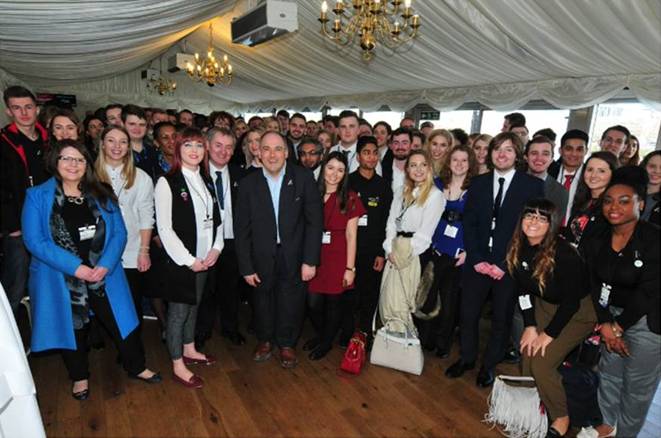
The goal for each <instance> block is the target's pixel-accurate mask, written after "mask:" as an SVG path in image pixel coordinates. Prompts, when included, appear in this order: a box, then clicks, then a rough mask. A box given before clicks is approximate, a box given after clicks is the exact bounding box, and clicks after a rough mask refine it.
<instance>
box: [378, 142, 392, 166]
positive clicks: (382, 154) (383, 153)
mask: <svg viewBox="0 0 661 438" xmlns="http://www.w3.org/2000/svg"><path fill="white" fill-rule="evenodd" d="M388 149H390V148H389V147H388V146H384V147H382V148H379V163H380V162H381V161H383V158H384V157H385V156H386V154H387V153H388Z"/></svg>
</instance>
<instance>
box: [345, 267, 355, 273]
mask: <svg viewBox="0 0 661 438" xmlns="http://www.w3.org/2000/svg"><path fill="white" fill-rule="evenodd" d="M347 271H351V272H356V267H355V266H354V267H353V268H350V267H348V266H347Z"/></svg>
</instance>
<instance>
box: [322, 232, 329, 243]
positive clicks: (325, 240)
mask: <svg viewBox="0 0 661 438" xmlns="http://www.w3.org/2000/svg"><path fill="white" fill-rule="evenodd" d="M330 242H331V233H330V231H324V234H322V235H321V243H323V244H324V245H328V244H330Z"/></svg>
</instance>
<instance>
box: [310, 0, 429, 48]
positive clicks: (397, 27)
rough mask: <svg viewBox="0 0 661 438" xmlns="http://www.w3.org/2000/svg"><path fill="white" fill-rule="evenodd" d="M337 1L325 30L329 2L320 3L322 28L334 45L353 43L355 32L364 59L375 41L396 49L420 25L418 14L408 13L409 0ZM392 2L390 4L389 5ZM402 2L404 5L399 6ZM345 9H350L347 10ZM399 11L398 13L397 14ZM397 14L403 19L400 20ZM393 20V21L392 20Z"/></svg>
mask: <svg viewBox="0 0 661 438" xmlns="http://www.w3.org/2000/svg"><path fill="white" fill-rule="evenodd" d="M348 1H349V3H351V4H350V6H345V5H344V1H342V0H337V3H335V7H334V8H333V13H334V14H335V19H334V20H333V24H332V27H331V30H332V32H333V33H332V34H331V33H330V32H329V31H328V29H327V27H326V23H328V22H329V21H330V19H329V18H328V3H326V0H324V2H323V3H322V4H321V17H320V18H319V21H320V22H321V30H322V32H323V34H324V35H326V36H327V37H328V38H330V39H331V40H332V41H335V42H336V43H337V44H340V45H343V46H346V45H349V44H351V42H353V40H354V38H355V36H356V34H358V36H359V38H360V47H361V49H362V50H363V57H364V58H365V60H370V59H371V58H372V51H373V50H374V48H375V47H376V43H377V41H378V42H380V43H381V44H383V45H385V46H386V47H388V48H389V49H393V50H394V49H396V48H397V47H399V46H400V45H402V44H405V43H407V42H409V41H411V40H412V39H413V38H415V37H416V36H417V34H418V28H419V27H420V17H419V15H418V14H415V15H413V14H412V13H411V0H391V1H388V0H383V1H382V0H348ZM389 3H391V5H389ZM402 4H403V5H404V6H403V7H402ZM346 9H353V11H347V10H346ZM400 11H401V14H400ZM398 16H400V17H401V19H402V20H403V22H402V23H400V21H399V18H398ZM391 21H392V23H391Z"/></svg>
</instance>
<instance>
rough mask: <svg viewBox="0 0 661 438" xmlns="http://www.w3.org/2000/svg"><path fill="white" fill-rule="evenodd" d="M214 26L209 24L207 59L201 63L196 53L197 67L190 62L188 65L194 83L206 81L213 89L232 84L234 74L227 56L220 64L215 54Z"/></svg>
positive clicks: (189, 75)
mask: <svg viewBox="0 0 661 438" xmlns="http://www.w3.org/2000/svg"><path fill="white" fill-rule="evenodd" d="M213 51H214V48H213V25H212V24H209V51H208V52H207V57H206V58H205V59H204V60H203V61H202V62H200V54H199V53H195V65H193V64H191V63H190V62H187V63H186V70H187V71H188V77H189V79H190V80H192V81H193V82H202V81H205V82H206V83H207V85H208V86H210V87H213V86H214V85H216V84H224V85H225V84H229V83H230V82H232V77H233V75H234V72H233V70H232V65H231V64H230V63H229V61H228V59H227V55H225V56H223V61H222V63H219V62H218V60H217V59H216V57H215V56H214V54H213Z"/></svg>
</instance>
